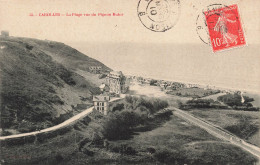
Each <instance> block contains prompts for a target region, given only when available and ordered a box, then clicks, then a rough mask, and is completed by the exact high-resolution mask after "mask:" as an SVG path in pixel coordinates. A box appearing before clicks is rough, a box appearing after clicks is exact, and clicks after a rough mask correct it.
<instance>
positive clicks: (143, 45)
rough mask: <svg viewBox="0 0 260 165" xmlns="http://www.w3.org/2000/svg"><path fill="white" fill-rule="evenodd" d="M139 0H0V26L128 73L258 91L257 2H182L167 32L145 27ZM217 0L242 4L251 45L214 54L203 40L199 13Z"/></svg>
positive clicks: (259, 7) (259, 4) (259, 25)
mask: <svg viewBox="0 0 260 165" xmlns="http://www.w3.org/2000/svg"><path fill="white" fill-rule="evenodd" d="M138 1H139V0H96V1H93V0H77V1H74V2H71V1H70V0H45V1H42V0H41V1H40V0H23V1H20V0H8V1H7V0H0V30H9V32H10V35H11V36H20V37H30V38H38V39H48V40H54V41H59V42H64V43H66V44H69V45H71V46H73V47H74V48H76V49H78V50H80V51H81V52H83V53H85V54H86V55H88V56H90V57H93V58H96V59H98V60H100V61H101V62H103V63H104V64H106V65H108V66H109V67H111V68H113V69H115V70H122V71H123V72H125V73H129V74H130V73H131V74H139V75H147V76H150V77H151V76H152V77H160V76H161V77H163V78H169V79H178V80H183V81H184V80H185V81H192V82H199V83H205V84H208V83H211V84H224V86H225V85H226V86H228V87H234V88H245V89H250V90H255V91H259V92H260V57H259V55H260V54H259V52H260V51H259V50H260V47H259V46H260V1H259V0H230V1H228V2H227V1H217V0H215V1H213V0H193V1H189V0H181V1H180V6H179V7H180V14H179V18H178V21H177V23H176V24H175V26H174V27H172V28H171V29H169V30H167V31H166V32H153V31H151V30H149V29H147V28H145V27H144V25H143V24H142V23H141V22H140V20H139V18H138V16H137V10H138ZM216 3H217V4H224V5H227V6H228V5H231V4H237V5H238V6H239V13H240V16H241V21H242V24H243V30H244V32H245V35H246V42H247V46H245V47H242V48H236V49H232V50H226V51H223V52H218V53H213V52H212V50H211V48H210V46H208V45H206V44H205V43H203V42H202V41H201V40H200V38H199V36H198V34H197V32H196V22H197V17H198V15H200V14H201V12H202V10H203V9H206V7H207V6H208V5H211V4H216ZM30 13H33V14H35V15H39V14H40V13H61V14H65V15H66V14H67V13H68V14H71V13H86V14H92V13H96V14H98V13H103V14H108V13H120V14H123V16H117V17H115V16H113V17H109V16H107V17H101V16H95V17H94V16H91V17H90V16H85V17H84V16H81V17H77V16H70V17H68V16H60V17H44V16H29V14H30ZM202 35H203V34H202ZM153 69H156V71H154V70H153ZM220 82H221V83H220ZM238 82H239V83H238ZM241 84H242V85H241Z"/></svg>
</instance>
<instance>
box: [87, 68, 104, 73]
mask: <svg viewBox="0 0 260 165" xmlns="http://www.w3.org/2000/svg"><path fill="white" fill-rule="evenodd" d="M89 71H90V72H92V73H95V74H99V73H101V71H102V67H101V66H90V67H89Z"/></svg>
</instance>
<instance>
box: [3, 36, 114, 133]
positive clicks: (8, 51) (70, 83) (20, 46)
mask: <svg viewBox="0 0 260 165" xmlns="http://www.w3.org/2000/svg"><path fill="white" fill-rule="evenodd" d="M0 46H1V49H0V66H1V68H0V71H1V72H0V75H1V79H0V80H1V81H0V82H1V90H0V92H1V111H0V112H1V128H9V129H10V128H11V129H18V130H20V131H22V132H27V131H30V130H35V129H41V128H43V127H48V126H50V125H53V124H57V123H59V122H62V121H63V120H64V119H66V118H68V117H69V116H71V115H73V113H75V112H76V110H77V107H79V106H78V105H81V107H82V105H89V104H90V102H91V96H92V94H98V93H99V89H98V88H97V87H98V84H97V81H99V80H98V79H95V80H96V81H95V82H93V81H92V80H93V78H92V76H93V77H95V76H97V75H94V74H88V77H89V79H88V77H83V76H81V75H79V74H78V73H76V72H75V71H76V70H77V71H78V70H83V73H84V72H86V71H88V67H89V66H91V65H101V66H103V68H104V69H105V70H109V68H107V67H106V66H105V65H103V64H102V63H100V62H98V61H96V60H94V59H92V58H89V57H88V56H86V55H84V54H82V53H80V52H78V51H77V50H75V49H73V48H71V47H69V46H67V45H65V44H63V43H59V42H53V41H42V40H36V39H28V38H15V37H8V38H2V37H1V38H0ZM100 81H102V80H100ZM83 107H84V106H83Z"/></svg>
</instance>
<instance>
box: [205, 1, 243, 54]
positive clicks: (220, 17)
mask: <svg viewBox="0 0 260 165" xmlns="http://www.w3.org/2000/svg"><path fill="white" fill-rule="evenodd" d="M204 15H205V18H206V24H207V27H208V33H209V38H210V42H211V45H212V49H213V52H217V51H220V50H224V49H230V48H234V47H239V46H243V45H245V44H246V41H245V35H244V32H243V29H242V25H241V21H240V15H239V11H238V6H237V5H230V6H225V7H222V8H218V9H213V10H209V11H205V12H204Z"/></svg>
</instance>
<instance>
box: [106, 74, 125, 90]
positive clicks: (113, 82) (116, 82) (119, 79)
mask: <svg viewBox="0 0 260 165" xmlns="http://www.w3.org/2000/svg"><path fill="white" fill-rule="evenodd" d="M106 79H107V84H108V86H109V92H110V93H115V94H122V93H125V92H126V91H127V89H128V88H127V85H126V77H125V76H124V75H123V73H122V72H121V71H119V72H116V71H112V72H110V73H109V74H108V75H107V78H106Z"/></svg>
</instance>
